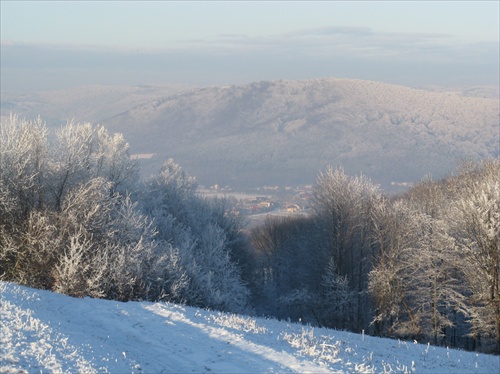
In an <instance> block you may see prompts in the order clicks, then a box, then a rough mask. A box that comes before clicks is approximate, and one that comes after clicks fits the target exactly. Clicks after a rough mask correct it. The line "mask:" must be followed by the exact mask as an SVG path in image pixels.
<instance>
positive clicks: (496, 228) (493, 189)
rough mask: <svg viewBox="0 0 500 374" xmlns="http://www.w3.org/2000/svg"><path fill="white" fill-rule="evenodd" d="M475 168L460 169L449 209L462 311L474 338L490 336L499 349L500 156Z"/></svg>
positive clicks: (499, 351)
mask: <svg viewBox="0 0 500 374" xmlns="http://www.w3.org/2000/svg"><path fill="white" fill-rule="evenodd" d="M475 168H476V170H470V165H469V168H468V169H466V168H464V169H462V170H461V174H459V178H460V179H459V184H458V191H459V198H458V199H457V200H456V201H455V203H454V204H453V206H452V208H451V210H450V213H451V222H452V224H453V236H454V238H455V240H456V246H457V251H458V253H459V256H460V257H461V258H463V260H464V261H463V264H461V266H460V268H461V270H462V271H463V273H464V275H465V279H466V281H467V291H466V293H465V295H464V296H466V300H467V301H466V303H465V304H464V305H463V311H464V313H465V314H466V316H467V317H469V319H470V323H471V333H470V335H471V336H472V338H473V340H474V342H476V341H477V340H478V339H479V337H480V336H482V337H483V338H485V339H493V340H494V341H495V352H497V353H500V160H493V161H485V162H483V163H482V164H480V165H477V164H476V165H475Z"/></svg>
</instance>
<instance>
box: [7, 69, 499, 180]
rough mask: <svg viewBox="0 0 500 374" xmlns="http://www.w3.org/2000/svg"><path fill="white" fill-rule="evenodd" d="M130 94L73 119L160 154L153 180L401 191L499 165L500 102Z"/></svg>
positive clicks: (352, 95)
mask: <svg viewBox="0 0 500 374" xmlns="http://www.w3.org/2000/svg"><path fill="white" fill-rule="evenodd" d="M124 90H125V89H124V88H122V91H120V92H121V93H120V94H118V93H116V92H114V91H112V90H110V89H108V91H110V92H108V93H107V94H106V92H107V91H106V92H104V91H103V93H101V94H98V95H97V98H98V99H94V100H90V99H89V97H91V95H90V92H91V91H89V90H87V92H88V93H87V95H86V96H85V95H82V94H79V95H80V96H81V97H82V98H81V99H74V100H72V101H71V104H68V105H66V106H65V108H66V109H65V111H64V114H65V116H66V118H67V117H69V118H72V116H71V113H72V110H70V109H68V108H76V107H78V103H81V105H80V111H79V112H78V113H77V114H78V115H76V116H73V117H75V118H77V119H79V120H89V119H90V120H93V121H100V122H101V123H102V124H104V125H106V126H107V127H108V128H109V129H110V130H111V131H119V132H123V133H124V134H125V137H126V139H127V140H128V141H129V142H130V144H131V146H132V150H133V152H135V153H147V154H152V153H155V154H156V157H154V158H153V159H151V160H149V161H148V163H147V164H146V165H147V166H148V167H149V169H148V171H156V170H157V169H158V168H159V167H160V165H161V163H163V161H164V160H165V159H167V158H170V157H172V158H174V159H175V160H176V161H177V162H178V163H179V164H180V165H182V166H183V167H184V169H185V170H186V171H187V172H188V173H189V174H191V175H195V176H196V177H197V178H198V180H199V181H200V183H202V184H214V183H218V184H220V185H225V184H229V185H232V186H236V187H249V186H260V185H263V184H268V185H270V184H278V185H286V184H292V185H297V184H310V183H312V182H314V180H315V178H316V175H317V173H318V171H320V170H324V169H325V168H326V166H327V165H332V166H336V165H341V166H344V168H345V169H346V171H347V172H348V173H349V174H355V173H359V172H362V173H364V174H366V175H367V176H369V177H371V178H372V179H373V180H374V182H376V183H380V184H382V186H383V187H385V188H389V187H390V185H391V182H406V181H410V182H413V181H418V180H420V179H421V178H422V177H423V176H424V175H425V174H428V173H431V174H433V176H434V177H436V178H438V177H441V176H444V175H446V174H449V173H450V172H451V171H452V170H453V168H454V167H455V166H456V163H457V162H458V161H460V159H462V158H469V157H470V158H485V157H496V156H498V155H499V143H500V139H499V137H500V127H499V123H500V120H499V116H500V114H499V107H498V100H497V99H488V98H478V97H466V96H463V95H459V94H457V93H450V92H431V91H425V90H417V89H411V88H407V87H402V86H395V85H390V84H385V83H379V82H370V81H361V80H352V79H333V78H332V79H317V80H305V81H273V82H257V83H253V84H247V85H237V86H224V87H223V86H218V87H217V86H216V87H206V88H188V87H170V88H164V89H160V88H151V87H149V88H144V87H142V88H135V89H133V90H132V89H131V88H129V89H128V91H126V90H125V91H124ZM94 91H95V89H94ZM113 92H114V93H113ZM126 92H128V94H125V93H126ZM464 92H465V91H464ZM467 92H469V91H467ZM75 95H76V94H75V93H74V92H73V93H69V94H67V95H64V93H59V94H58V95H55V94H52V96H51V97H50V98H49V96H47V94H45V96H43V97H44V98H45V99H43V98H42V96H40V97H39V99H40V100H41V101H43V100H49V101H50V102H53V103H54V102H57V100H59V101H60V102H61V103H62V101H61V100H62V99H61V97H69V98H71V97H75ZM113 95H114V96H113ZM120 95H121V96H120ZM56 96H57V97H56ZM76 96H78V95H76ZM113 97H114V98H115V99H113ZM84 98H86V99H85V100H84ZM51 100H52V101H51ZM14 101H15V100H14ZM89 103H90V104H89ZM11 106H12V110H14V111H15V110H17V109H19V108H21V107H20V106H19V105H17V104H16V105H14V104H12V105H11ZM57 106H59V107H60V108H63V107H64V105H62V104H53V105H52V107H51V108H52V109H51V110H50V114H49V115H50V116H51V117H50V118H55V114H56V113H57V110H56V107H57ZM42 107H43V106H42V105H39V106H38V107H37V106H34V105H32V107H31V110H32V112H33V111H34V109H35V108H39V109H42ZM106 108H108V109H107V112H106ZM21 109H22V108H21ZM86 109H88V110H89V111H90V114H89V115H88V116H87V117H85V116H83V111H84V110H86ZM4 112H5V111H4ZM106 113H107V114H108V115H107V116H106ZM39 114H41V115H42V118H43V117H44V113H43V112H42V113H39ZM62 118H65V117H62Z"/></svg>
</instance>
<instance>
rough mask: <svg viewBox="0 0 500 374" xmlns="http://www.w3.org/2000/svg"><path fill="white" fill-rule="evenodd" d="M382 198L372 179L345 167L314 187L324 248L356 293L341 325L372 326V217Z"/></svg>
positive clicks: (330, 171) (320, 178) (323, 175)
mask: <svg viewBox="0 0 500 374" xmlns="http://www.w3.org/2000/svg"><path fill="white" fill-rule="evenodd" d="M380 199H381V194H380V192H379V191H378V188H377V187H376V186H374V185H373V184H372V183H371V182H370V181H369V180H367V179H366V178H365V177H364V176H359V177H350V176H348V175H346V174H345V172H344V170H343V169H342V168H336V169H333V168H328V169H327V170H326V172H322V173H320V174H319V176H318V179H317V182H316V185H315V187H314V191H313V198H312V202H311V205H312V208H313V211H314V215H315V217H316V220H317V222H318V223H319V225H320V227H321V231H322V234H323V238H324V239H323V243H324V244H323V246H324V249H323V250H324V251H326V253H328V256H329V257H330V258H331V259H332V263H333V264H334V265H335V272H336V274H337V276H339V277H347V280H348V284H349V289H350V290H351V291H352V292H353V294H355V295H356V300H355V302H353V303H351V304H350V308H349V312H348V313H346V314H347V319H345V322H344V323H345V325H344V326H339V327H344V328H349V329H352V330H361V329H368V328H369V323H370V320H371V317H372V316H371V315H370V313H369V309H370V308H369V305H370V300H369V298H368V294H367V287H368V277H367V274H368V272H369V270H370V266H371V262H372V256H373V250H372V245H371V221H370V218H369V217H370V212H371V210H372V209H373V206H374V204H376V203H377V202H378V201H379V200H380ZM339 279H340V278H339Z"/></svg>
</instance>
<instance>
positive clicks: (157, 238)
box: [0, 116, 500, 353]
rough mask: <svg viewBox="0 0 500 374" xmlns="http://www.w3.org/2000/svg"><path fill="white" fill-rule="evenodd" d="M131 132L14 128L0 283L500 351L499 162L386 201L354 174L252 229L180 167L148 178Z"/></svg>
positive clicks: (2, 196) (0, 166)
mask: <svg viewBox="0 0 500 374" xmlns="http://www.w3.org/2000/svg"><path fill="white" fill-rule="evenodd" d="M138 175H139V166H138V164H137V161H136V160H134V159H132V158H131V157H130V155H129V145H128V144H127V142H126V141H125V139H124V138H123V136H122V135H120V134H109V133H108V132H107V130H106V129H105V128H103V127H101V126H95V125H91V124H74V123H68V124H67V125H66V126H64V127H62V128H61V129H59V130H58V131H57V133H56V136H55V138H54V139H53V140H51V141H49V139H48V131H47V128H46V126H45V125H44V123H43V122H42V120H41V119H40V118H38V119H35V120H26V119H20V118H18V117H16V116H11V117H10V119H9V120H7V121H5V122H4V123H2V124H1V128H0V279H2V280H7V281H13V282H17V283H19V284H23V285H27V286H32V287H37V288H43V289H50V290H53V291H56V292H61V293H65V294H68V295H71V296H76V297H83V296H91V297H101V298H108V299H114V300H121V301H128V300H151V301H172V302H178V303H184V304H187V305H192V306H199V307H207V308H214V309H219V310H224V311H231V312H240V313H241V312H245V313H251V314H257V315H266V316H273V317H277V318H283V319H290V320H293V321H301V322H303V323H309V324H312V325H316V326H324V327H332V328H337V329H346V330H350V331H354V332H361V331H362V330H364V331H365V332H366V333H371V334H374V335H379V336H388V337H394V338H404V339H416V340H420V341H423V340H426V341H429V342H431V343H433V344H439V345H446V346H450V347H462V348H466V349H472V350H481V351H485V352H495V353H500V290H499V284H500V161H499V159H490V160H484V161H481V162H463V163H462V165H461V166H460V167H459V168H458V170H457V171H456V173H455V174H454V175H452V176H449V177H447V178H445V179H443V180H440V181H433V180H432V178H430V177H426V178H424V180H422V181H421V182H420V183H419V184H417V185H416V186H415V187H413V188H411V189H410V190H409V191H407V192H406V193H404V194H402V195H400V196H396V197H388V196H386V195H385V194H383V193H382V191H380V190H379V188H378V187H377V186H375V185H374V184H372V183H371V182H370V181H369V180H368V179H367V178H365V177H364V176H355V177H351V176H348V175H346V173H345V172H344V170H343V169H342V168H328V169H327V170H325V171H324V172H322V173H320V174H319V175H318V178H317V181H316V184H315V186H314V193H313V197H312V198H311V201H310V204H311V206H312V212H311V214H310V215H309V216H308V217H301V218H292V217H281V218H268V219H266V221H265V222H264V223H263V224H262V225H260V226H258V227H256V228H254V229H253V230H252V231H251V232H250V233H248V232H247V231H246V230H244V222H243V220H242V218H241V217H238V216H236V215H234V214H233V213H231V209H230V206H229V204H230V203H229V202H228V201H227V200H224V199H208V198H203V197H201V196H199V195H198V194H197V193H196V188H197V185H196V181H195V179H194V178H192V177H190V176H188V175H186V173H185V172H184V171H183V170H182V169H181V168H180V166H179V165H177V164H176V163H175V162H174V161H172V160H167V161H166V162H165V163H164V165H163V166H162V168H161V170H160V171H159V172H158V173H157V174H156V175H152V176H150V177H148V178H146V179H144V180H141V179H139V177H138Z"/></svg>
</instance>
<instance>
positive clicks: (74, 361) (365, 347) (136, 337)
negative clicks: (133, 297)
mask: <svg viewBox="0 0 500 374" xmlns="http://www.w3.org/2000/svg"><path fill="white" fill-rule="evenodd" d="M0 317H1V319H0V339H1V340H0V343H1V346H2V350H0V372H2V373H23V372H26V373H31V372H41V371H42V372H46V371H51V372H85V373H95V372H111V373H117V372H124V373H125V372H126V373H133V372H135V373H140V372H146V373H160V372H162V373H188V372H189V373H192V372H196V373H200V372H218V373H255V372H259V373H264V372H315V373H319V372H334V373H345V372H362V373H375V372H377V373H378V372H387V373H391V372H404V373H409V372H413V371H416V372H419V373H471V372H475V373H498V371H499V369H500V361H499V359H500V358H499V357H498V356H489V355H483V354H475V353H473V352H462V351H455V350H448V349H445V348H438V347H431V346H427V345H421V344H416V343H407V342H402V341H394V340H389V339H379V338H374V337H369V336H362V335H357V334H352V333H346V332H341V331H333V330H327V329H312V328H309V327H305V326H301V325H295V324H290V323H286V322H278V321H275V320H267V319H255V318H250V317H244V316H238V315H231V314H222V313H217V312H209V311H205V310H198V309H195V308H188V307H182V306H179V305H174V304H162V303H157V304H153V303H145V302H144V303H137V302H129V303H120V302H116V301H106V300H97V299H89V298H85V299H73V298H70V297H67V296H63V295H59V294H54V293H51V292H48V291H39V290H33V289H29V288H25V287H19V286H16V285H13V284H10V283H5V282H0Z"/></svg>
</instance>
